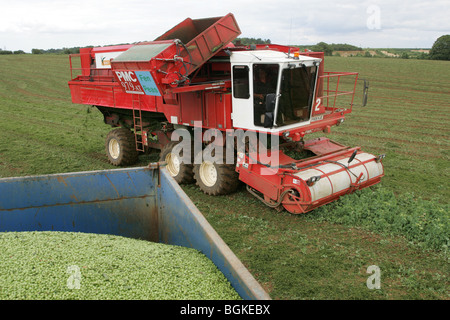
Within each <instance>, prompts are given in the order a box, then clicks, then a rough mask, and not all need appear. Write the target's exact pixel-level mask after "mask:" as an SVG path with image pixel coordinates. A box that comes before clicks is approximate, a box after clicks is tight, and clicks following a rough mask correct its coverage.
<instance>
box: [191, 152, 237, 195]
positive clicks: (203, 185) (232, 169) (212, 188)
mask: <svg viewBox="0 0 450 320" xmlns="http://www.w3.org/2000/svg"><path fill="white" fill-rule="evenodd" d="M212 147H213V145H211V144H210V145H208V146H207V147H206V148H205V149H204V150H203V151H202V155H203V154H205V152H208V154H211V152H210V151H212V153H214V152H213V150H207V148H212ZM211 155H212V156H214V154H211ZM197 159H198V158H197ZM202 159H204V157H202ZM225 160H226V157H225V152H224V156H223V162H222V163H220V164H219V163H216V162H214V163H211V162H209V163H207V162H206V161H202V163H200V164H199V161H196V163H195V164H194V178H195V180H196V184H197V185H198V186H199V188H200V189H201V190H202V191H203V192H204V193H206V194H208V195H212V196H218V195H225V194H230V193H232V192H234V191H236V189H237V188H238V186H239V183H240V182H239V174H238V173H237V172H236V165H235V164H234V163H233V164H227V163H226V161H225ZM209 169H210V170H212V171H215V174H214V176H215V178H216V179H212V180H210V181H208V180H207V178H205V171H208V170H209Z"/></svg>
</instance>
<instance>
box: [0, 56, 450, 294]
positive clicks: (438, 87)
mask: <svg viewBox="0 0 450 320" xmlns="http://www.w3.org/2000/svg"><path fill="white" fill-rule="evenodd" d="M325 66H326V70H328V71H356V72H360V77H362V78H366V79H368V80H369V81H370V89H369V103H368V105H367V106H366V107H358V106H355V107H354V109H353V113H351V114H350V115H348V117H347V118H346V121H345V122H344V124H343V125H341V126H339V127H337V128H332V132H331V133H330V134H328V135H327V136H328V137H330V138H332V139H335V140H337V141H339V142H341V143H343V144H346V145H349V146H361V147H362V149H363V150H364V151H367V152H371V153H374V154H382V153H383V154H386V158H385V160H384V166H385V173H386V176H385V177H384V178H383V181H382V183H381V185H380V186H377V187H375V188H373V189H366V190H364V191H363V192H358V193H356V194H352V195H349V196H347V197H345V198H344V199H342V200H339V201H337V202H335V203H332V204H330V205H326V206H324V207H321V208H319V209H317V210H315V211H314V212H312V213H309V214H306V215H290V214H288V213H287V212H277V211H275V210H273V209H270V208H267V207H265V206H264V205H263V204H262V203H260V202H259V200H257V199H255V198H254V197H253V196H252V195H250V194H249V193H247V192H246V191H245V188H243V187H241V188H240V189H239V191H238V192H236V193H234V194H232V195H229V196H219V197H209V196H205V195H204V194H202V193H201V192H200V191H199V190H198V189H197V188H196V187H195V186H194V185H187V186H183V189H184V190H185V192H186V193H187V194H188V195H189V196H190V197H191V199H192V200H193V201H194V203H195V204H196V205H197V207H198V208H199V209H200V211H201V212H202V213H203V214H204V215H205V217H206V218H207V219H208V221H209V222H210V223H211V224H212V226H213V227H214V228H215V229H216V230H217V232H218V233H219V235H220V236H221V237H222V238H223V239H224V241H225V242H226V243H227V244H228V245H229V246H230V248H231V249H232V250H233V252H235V254H236V255H237V256H238V257H239V259H241V261H242V262H243V263H244V265H245V266H246V267H247V268H248V269H249V270H250V272H251V273H252V274H253V275H254V276H255V278H256V279H257V280H258V281H259V282H260V283H261V284H262V285H263V287H264V288H265V289H266V291H267V292H268V293H269V294H270V296H271V297H272V298H273V299H289V300H291V299H292V300H293V299H306V300H311V299H368V300H372V299H439V300H447V299H449V297H450V295H449V291H448V289H449V279H448V276H449V274H450V272H449V271H450V268H449V264H448V258H449V256H448V247H447V246H448V244H449V239H448V237H449V234H450V230H449V220H450V218H449V201H448V200H449V198H450V191H449V188H448V181H449V157H450V141H449V136H450V132H449V117H448V115H447V112H448V110H449V107H450V73H449V72H448V70H449V67H450V65H449V63H448V62H446V61H429V60H415V59H387V58H370V59H368V58H359V57H352V58H341V57H326V62H325ZM0 75H1V80H0V177H11V176H25V175H40V174H50V173H60V172H74V171H88V170H100V169H111V168H114V167H113V166H111V165H109V164H108V162H107V158H106V155H105V152H104V139H105V137H106V134H107V132H108V131H109V130H110V127H109V126H107V125H105V124H104V123H103V116H102V115H101V114H100V112H98V111H97V110H96V109H95V108H93V107H89V106H84V105H74V104H72V103H71V98H70V91H69V88H68V85H67V81H68V80H69V78H70V72H69V60H68V56H66V55H5V56H0ZM359 98H360V96H358V97H357V99H358V100H357V103H356V104H358V103H359ZM312 137H313V136H312ZM156 159H158V154H157V153H156V152H155V153H153V154H150V155H143V156H141V158H140V161H139V163H138V164H137V166H145V165H147V164H148V163H149V162H151V161H155V160H156ZM371 265H377V266H379V267H380V270H381V289H373V290H370V289H368V288H367V286H366V280H367V279H368V277H369V276H370V274H368V273H367V268H368V267H369V266H371Z"/></svg>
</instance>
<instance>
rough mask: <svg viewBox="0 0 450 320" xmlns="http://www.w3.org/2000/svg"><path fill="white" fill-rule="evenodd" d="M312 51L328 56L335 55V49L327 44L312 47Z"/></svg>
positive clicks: (321, 43) (320, 43)
mask: <svg viewBox="0 0 450 320" xmlns="http://www.w3.org/2000/svg"><path fill="white" fill-rule="evenodd" d="M311 50H312V51H315V52H323V53H324V54H325V55H326V56H331V55H332V54H333V49H332V48H331V47H330V45H329V44H327V43H325V42H319V43H318V44H316V45H314V46H312V47H311Z"/></svg>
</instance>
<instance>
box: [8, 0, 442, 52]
mask: <svg viewBox="0 0 450 320" xmlns="http://www.w3.org/2000/svg"><path fill="white" fill-rule="evenodd" d="M228 13H233V14H234V16H235V18H236V20H237V23H238V25H239V28H240V30H241V32H242V34H241V35H240V36H241V37H248V38H261V39H270V40H271V42H272V43H276V44H285V45H286V44H291V45H313V44H316V43H318V42H322V41H323V42H326V43H348V44H352V45H355V46H359V47H362V48H431V47H432V45H433V43H434V41H435V40H436V39H437V38H438V37H440V36H441V35H444V34H450V19H449V18H448V17H449V16H450V0H434V1H433V0H423V1H417V0H410V1H396V0H368V1H365V0H347V1H345V0H344V1H338V0H321V1H312V0H308V1H305V0H270V1H268V0H259V1H256V0H254V1H249V0H220V1H217V0H209V1H200V0H184V1H183V0H168V1H155V0H121V1H119V0H70V1H63V0H9V1H7V0H0V49H2V50H12V51H15V50H23V51H25V52H31V49H32V48H38V49H45V50H47V49H51V48H54V49H59V48H70V47H84V46H91V45H92V46H104V45H110V44H120V43H134V42H139V41H151V40H154V39H156V38H157V37H158V36H160V35H162V34H163V33H164V32H166V31H167V30H169V29H171V28H172V27H173V26H175V25H176V24H178V23H179V22H181V21H183V20H184V19H186V18H188V17H189V18H192V19H200V18H207V17H220V16H224V15H226V14H228Z"/></svg>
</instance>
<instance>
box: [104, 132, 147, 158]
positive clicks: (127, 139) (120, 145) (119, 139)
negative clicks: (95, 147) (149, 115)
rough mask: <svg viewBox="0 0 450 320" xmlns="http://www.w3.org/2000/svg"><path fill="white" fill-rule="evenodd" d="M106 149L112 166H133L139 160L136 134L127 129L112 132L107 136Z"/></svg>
mask: <svg viewBox="0 0 450 320" xmlns="http://www.w3.org/2000/svg"><path fill="white" fill-rule="evenodd" d="M105 148H106V154H107V155H108V160H109V162H110V163H111V164H112V165H115V166H125V165H132V164H134V163H136V162H137V160H138V155H139V154H138V152H137V150H136V142H135V138H134V134H133V133H132V132H131V131H130V130H128V129H126V128H119V129H114V130H111V131H110V132H109V133H108V135H107V136H106V143H105Z"/></svg>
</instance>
